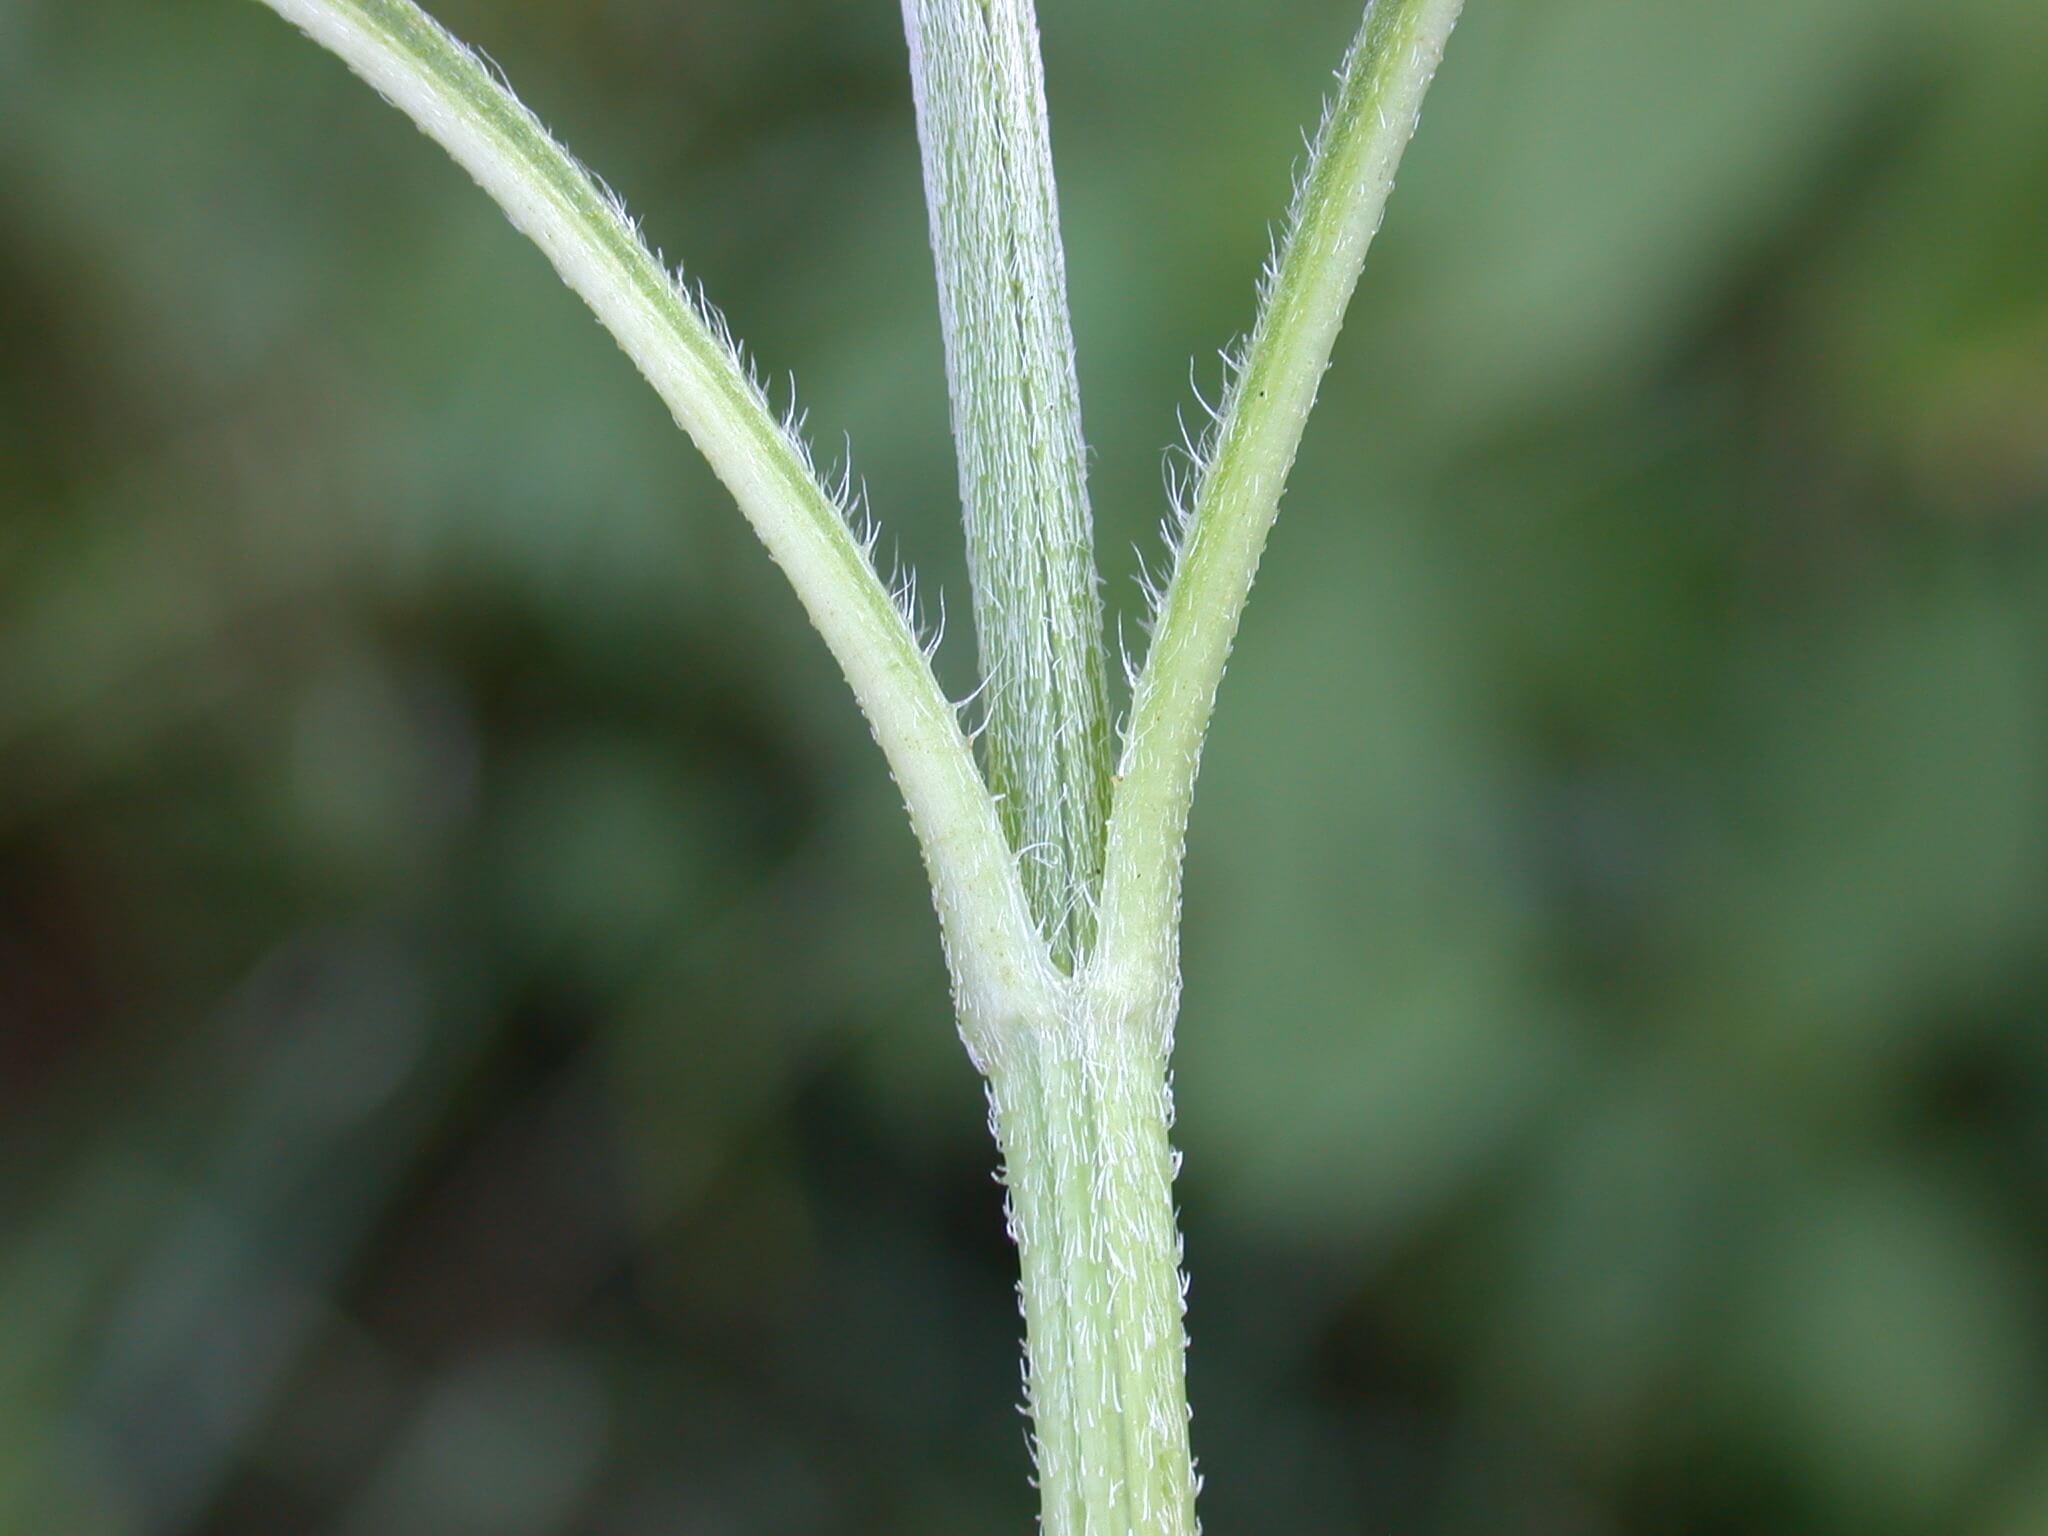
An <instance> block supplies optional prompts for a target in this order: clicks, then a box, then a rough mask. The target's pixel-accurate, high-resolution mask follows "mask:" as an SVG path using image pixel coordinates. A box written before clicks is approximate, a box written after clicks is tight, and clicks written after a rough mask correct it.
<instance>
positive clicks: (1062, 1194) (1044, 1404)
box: [990, 991, 1196, 1536]
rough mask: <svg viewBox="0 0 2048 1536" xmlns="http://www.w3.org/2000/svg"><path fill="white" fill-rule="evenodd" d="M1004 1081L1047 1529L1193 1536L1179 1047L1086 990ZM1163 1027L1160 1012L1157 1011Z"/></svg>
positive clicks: (997, 1097)
mask: <svg viewBox="0 0 2048 1536" xmlns="http://www.w3.org/2000/svg"><path fill="white" fill-rule="evenodd" d="M1069 997H1070V999H1071V1001H1072V1003H1073V1004H1074V1005H1075V1011H1074V1012H1073V1013H1071V1014H1070V1015H1069V1016H1068V1017H1066V1018H1063V1019H1049V1020H1045V1021H1043V1022H1042V1024H1041V1027H1039V1028H1037V1029H1035V1030H1034V1031H1033V1033H1032V1034H1031V1036H1030V1038H1029V1039H1028V1040H1027V1041H1023V1042H1020V1043H1019V1044H1018V1046H1017V1048H1016V1049H1015V1050H1013V1051H1011V1052H1009V1053H1006V1054H1005V1056H1004V1057H1003V1059H1002V1060H1001V1061H1000V1062H999V1063H997V1064H996V1067H995V1070H994V1071H993V1072H992V1073H991V1077H990V1099H991V1103H992V1104H993V1106H994V1124H995V1131H996V1137H997V1140H998V1142H999V1143H1000V1145H1001V1147H1002V1151H1003V1162H1004V1182H1005V1184H1006V1185H1007V1187H1008V1205H1007V1211H1008V1216H1009V1222H1010V1232H1011V1235H1012V1237H1014V1238H1015V1240H1016V1243H1017V1249H1018V1254H1019V1258H1020V1260H1021V1264H1022V1269H1023V1284H1022V1294H1023V1302H1024V1331H1025V1353H1026V1364H1027V1372H1026V1398H1027V1402H1028V1404H1029V1407H1030V1411H1031V1417H1032V1423H1033V1427H1034V1433H1033V1458H1034V1460H1035V1462H1036V1464H1037V1472H1038V1489H1039V1503H1040V1509H1041V1515H1040V1528H1041V1530H1043V1531H1044V1532H1045V1533H1046V1536H1193V1533H1194V1531H1195V1529H1196V1522H1195V1489H1196V1480H1195V1476H1194V1463H1193V1461H1192V1458H1191V1456H1190V1453H1189V1446H1188V1406H1187V1385H1186V1361H1187V1337H1186V1332H1185V1327H1184V1324H1183V1315H1184V1311H1185V1300H1186V1295H1185V1291H1184V1288H1183V1283H1182V1270H1181V1263H1180V1257H1181V1256H1180V1236H1179V1231H1178V1228H1177V1225H1176V1222H1175V1219H1174V1208H1173V1196H1172V1183H1173V1174H1174V1164H1175V1154H1174V1152H1173V1150H1172V1148H1171V1147H1170V1145H1169V1144H1168V1141H1167V1133H1168V1128H1169V1126H1170V1124H1171V1120H1172V1108H1171V1103H1170V1100H1169V1096H1168V1088H1167V1079H1166V1056H1165V1053H1164V1051H1163V1050H1162V1049H1161V1048H1160V1040H1159V1036H1158V1033H1157V1031H1156V1029H1152V1028H1148V1027H1144V1026H1143V1025H1142V1024H1139V1021H1130V1024H1131V1025H1138V1027H1130V1026H1129V1025H1127V1024H1126V1022H1125V1021H1121V1020H1114V1019H1105V1018H1104V1017H1102V1015H1101V1014H1100V1013H1099V1012H1097V1011H1096V1010H1095V1009H1094V1008H1093V1007H1092V1006H1090V1005H1089V1003H1088V1002H1087V1001H1086V1000H1085V999H1083V998H1082V996H1081V994H1080V993H1079V992H1078V991H1076V992H1074V993H1070V994H1069ZM1146 1022H1147V1023H1149V1022H1151V1021H1146Z"/></svg>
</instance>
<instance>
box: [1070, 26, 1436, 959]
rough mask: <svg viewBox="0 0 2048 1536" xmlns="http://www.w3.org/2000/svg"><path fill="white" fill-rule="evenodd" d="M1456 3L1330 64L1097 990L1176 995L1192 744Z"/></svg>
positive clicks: (1138, 731) (1200, 485) (1155, 657)
mask: <svg viewBox="0 0 2048 1536" xmlns="http://www.w3.org/2000/svg"><path fill="white" fill-rule="evenodd" d="M1461 4H1462V0H1376V3H1375V4H1373V5H1372V6H1371V7H1370V9H1368V11H1367V12H1366V16H1365V20H1364V22H1363V24H1362V25H1361V26H1360V28H1359V32H1358V36H1357V38H1356V40H1355V41H1354V42H1353V43H1352V45H1351V51H1350V52H1349V53H1348V54H1347V55H1346V56H1345V60H1344V65H1343V68H1342V69H1341V70H1340V71H1339V72H1338V85H1337V91H1336V94H1335V95H1334V96H1333V97H1332V98H1331V101H1330V103H1329V106H1328V109H1327V111H1326V113H1325V115H1324V118H1323V124H1322V127H1321V129H1320V131H1319V132H1318V133H1317V135H1316V140H1315V144H1314V148H1313V152H1312V154H1311V157H1310V160H1309V165H1308V169H1307V172H1306V173H1305V175H1304V176H1303V179H1302V181H1301V184H1300V186H1299V188H1298V189H1297V192H1296V196H1295V203H1294V209H1293V212H1292V214H1291V216H1290V219H1289V224H1288V230H1287V234H1286V236H1285V238H1284V240H1283V241H1282V244H1281V247H1280V253H1279V256H1278V258H1277V260H1276V262H1275V263H1274V265H1273V266H1272V267H1271V268H1270V269H1269V270H1268V272H1267V275H1266V281H1265V283H1264V285H1263V287H1262V292H1261V299H1262V303H1261V306H1260V310H1259V317H1258V320H1257V323H1256V324H1255V326H1254V328H1253V330H1252V333H1251V337H1250V340H1249V341H1248V342H1247V343H1246V345H1245V347H1244V350H1243V351H1242V353H1241V354H1240V355H1239V358H1238V360H1237V364H1236V367H1235V368H1234V370H1233V376H1232V379H1231V383H1230V387H1229V390H1228V392H1227V394H1226V396H1225V399H1224V402H1223V406H1222V409H1221V412H1220V413H1219V420H1218V423H1217V427H1216V431H1215V434H1214V436H1213V438H1212V441H1211V447H1210V450H1209V453H1208V455H1207V458H1206V462H1205V463H1204V466H1203V468H1202V470H1201V472H1200V475H1199V478H1198V480H1197V483H1196V490H1195V497H1194V504H1193V508H1192V511H1191V513H1190V515H1189V518H1188V521H1187V523H1186V526H1185V528H1184V530H1183V532H1182V535H1181V542H1180V551H1179V557H1178V560H1177V563H1176V565H1175V568H1174V573H1173V577H1172V580H1171V582H1170V584H1169V585H1168V587H1167V589H1166V592H1165V595H1164V597H1163V599H1162V601H1161V604H1160V607H1159V610H1158V612H1157V615H1156V617H1155V621H1154V625H1153V638H1152V646H1151V649H1150V651H1149V652H1148V654H1147V656H1146V659H1145V667H1144V671H1143V672H1142V673H1141V674H1140V676H1139V679H1138V684H1137V690H1136V693H1135V695H1134V698H1133V701H1132V710H1131V720H1130V724H1129V726H1128V727H1127V729H1126V732H1125V739H1124V751H1123V757H1122V761H1121V762H1120V764H1119V769H1118V773H1119V778H1120V781H1121V782H1120V784H1119V787H1118V789H1117V792H1116V799H1115V804H1114V808H1113V810H1112V813H1111V818H1110V830H1109V845H1108V853H1107V859H1106V865H1105V871H1104V876H1103V895H1102V907H1101V917H1100V935H1101V936H1100V940H1099V942H1098V950H1097V955H1096V965H1097V968H1098V972H1099V974H1100V975H1101V976H1102V977H1103V978H1105V980H1104V981H1103V983H1102V984H1103V985H1105V986H1107V987H1108V988H1109V989H1110V990H1111V991H1113V992H1129V993H1130V994H1132V995H1134V996H1163V995H1171V993H1172V992H1173V990H1174V988H1175V986H1176V984H1177V983H1176V977H1177V970H1178V954H1177V942H1178V941H1177V937H1176V934H1177V929H1178V927H1179V908H1180V891H1181V855H1182V847H1183V843H1184V841H1185V838H1186V834H1187V821H1188V807H1189V803H1190V801H1191V800H1192V798H1193V794H1194V784H1195V773H1196V769H1197V766H1198V763H1199V760H1200V757H1201V750H1202V739H1203V736H1204V734H1205V733H1206V732H1207V730H1208V725H1209V717H1210V715H1211V713H1212V712H1213V710H1214V708H1215V702H1216V689H1217V685H1218V684H1219V683H1220V682H1221V681H1222V677H1223V668H1224V663H1225V662H1226V660H1227V659H1228V658H1229V654H1230V646H1231V641H1232V639H1233V638H1234V636H1235V635H1236V633H1237V624H1238V618H1239V616H1240V614H1242V612H1243V610H1244V603H1245V597H1246V594H1247V593H1248V592H1249V591H1250V589H1251V583H1252V577H1253V575H1254V573H1255V572H1256V571H1257V569H1258V563H1259V556H1260V554H1261V553H1262V551H1263V550H1264V548H1265V544H1266V535H1267V532H1268V531H1269V530H1270V529H1271V528H1272V526H1273V519H1274V517H1275V515H1276V514H1277V512H1278V510H1279V506H1280V496H1281V492H1282V490H1283V489H1284V488H1285V486H1286V482H1287V474H1288V471H1289V469H1290V468H1291V467H1292V466H1293V463H1294V455H1295V450H1296V448H1297V447H1298V446H1299V444H1300V442H1301V434H1302V429H1303V427H1304V425H1305V424H1306V423H1307V420H1308V414H1309V410H1310V407H1312V406H1313V405H1314V404H1315V397H1316V389H1317V386H1318V385H1319V384H1320V382H1321V380H1322V376H1323V371H1324V369H1325V368H1327V367H1328V366H1329V361H1330V352H1331V349H1332V347H1333V346H1334V345H1335V344H1336V340H1337V333H1338V330H1339V329H1340V328H1341V327H1342V325H1343V323H1344V310H1345V307H1346V305H1348V304H1349V302H1350V299H1351V294H1352V291H1353V289H1355V288H1356V287H1357V284H1358V275H1359V270H1360V268H1361V267H1362V266H1363V265H1364V262H1365V254H1366V249H1367V247H1368V246H1370V245H1371V243H1372V238H1373V236H1374V234H1375V233H1376V232H1377V231H1378V229H1379V226H1380V219H1381V216H1382V215H1383V214H1384V212H1385V210H1386V205H1387V197H1388V194H1389V193H1390V192H1392V190H1393V185H1394V172H1395V170H1396V168H1397V167H1398V166H1399V164H1400V161H1401V154H1402V151H1403V150H1404V149H1405V148H1406V147H1407V144H1408V140H1409V138H1410V136H1411V135H1412V134H1413V133H1414V131H1415V124H1416V121H1417V119H1418V117H1419V116H1420V114H1421V110H1422V98H1423V93H1424V92H1425V91H1426V90H1427V89H1428V87H1429V82H1430V79H1431V78H1432V76H1434V75H1435V73H1436V68H1437V65H1438V63H1439V61H1440V60H1441V59H1442V57H1443V50H1444V45H1445V43H1446V42H1447V41H1448V39H1449V37H1450V33H1451V28H1452V26H1453V25H1454V24H1455V23H1456V21H1457V18H1458V12H1459V10H1460V7H1461Z"/></svg>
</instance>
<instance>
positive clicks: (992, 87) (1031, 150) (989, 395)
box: [903, 0, 1110, 965]
mask: <svg viewBox="0 0 2048 1536" xmlns="http://www.w3.org/2000/svg"><path fill="white" fill-rule="evenodd" d="M903 22H904V30H905V33H906V34H907V36H908V38H909V42H910V60H911V77H912V81H913V83H914V86H915V89H916V96H917V121H918V134H919V138H920V141H921V143H922V147H923V151H924V174H925V191H926V200H927V202H928V204H929V206H930V209H931V235H932V251H933V255H934V257H935V259H936V265H937V268H938V277H939V307H940V314H941V317H942V319H943V321H944V330H945V339H946V372H947V377H948V380H949V383H950V385H951V394H952V406H953V436H954V439H955V442H956V444H957V447H958V452H959V457H960V500H961V507H962V511H963V515H964V519H965V522H966V527H967V558H968V569H969V572H970V574H971V575H972V578H973V582H974V621H975V629H976V632H977V634H978V636H979V639H980V642H981V667H982V676H983V677H984V678H985V679H986V680H987V682H986V685H985V686H986V688H987V690H988V691H987V697H986V702H985V708H986V710H987V728H986V734H985V735H984V737H983V741H984V744H985V751H986V758H987V763H988V769H989V785H990V788H991V789H992V790H993V791H994V792H995V794H996V796H997V799H998V801H999V802H1000V804H1001V806H1002V815H1003V821H1004V824H1005V826H1006V827H1007V828H1008V830H1009V834H1010V837H1011V839H1012V841H1013V842H1014V843H1015V845H1016V847H1017V849H1018V851H1019V854H1020V856H1021V859H1022V863H1023V871H1024V887H1025V890H1026V892H1027V893H1028V895H1029V896H1030V898H1031V902H1032V906H1033V909H1034V910H1035V911H1036V913H1037V915H1038V919H1039V923H1040V925H1041V927H1042V928H1043V929H1044V931H1045V933H1046V935H1047V938H1048V939H1049V941H1050V942H1051V944H1052V948H1053V953H1054V955H1055V957H1056V958H1057V959H1058V960H1059V961H1060V962H1061V963H1062V964H1063V965H1071V964H1072V963H1073V961H1074V959H1075V957H1076V956H1078V955H1080V954H1081V953H1083V952H1084V951H1085V950H1086V949H1087V947H1088V945H1089V942H1090V941H1091V939H1092V938H1093V936H1094V926H1095V912H1094V905H1095V899H1096V895H1097V891H1098V887H1099V884H1100V878H1101V871H1102V845H1103V832H1104V826H1105V823H1106V821H1107V818H1108V814H1109V767H1110V730H1109V704H1108V692H1107V685H1106V682H1105V679H1104V661H1103V641H1102V602H1101V597H1100V594H1099V592H1098V581H1097V577H1096V573H1095V553H1094V538H1093V531H1092V528H1091V526H1090V522H1089V513H1088V492H1087V484H1086V479H1087V475H1086V468H1085V452H1084V449H1083V446H1082V437H1081V397H1080V387H1079V385H1078V383H1077V382H1076V379H1075V373H1074V340H1073V332H1072V327H1071V323H1070V321H1069V319H1068V315H1067V286H1066V269H1065V261H1064V257H1063V256H1062V254H1061V247H1060V234H1059V208H1058V202H1057V198H1056V195H1055V192H1054V187H1053V174H1052V147H1051V140H1050V137H1049V134H1048V130H1047V126H1046V113H1045V82H1044V76H1043V69H1042V66H1041V64H1040V61H1039V51H1038V23H1037V19H1036V17H1035V15H1034V14H1033V10H1032V4H1031V0H903Z"/></svg>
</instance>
